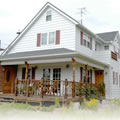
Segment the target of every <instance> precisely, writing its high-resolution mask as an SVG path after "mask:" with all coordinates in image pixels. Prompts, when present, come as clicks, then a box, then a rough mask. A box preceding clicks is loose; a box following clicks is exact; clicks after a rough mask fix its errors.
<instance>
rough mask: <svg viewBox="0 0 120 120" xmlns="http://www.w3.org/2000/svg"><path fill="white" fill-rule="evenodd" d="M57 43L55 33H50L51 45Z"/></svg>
mask: <svg viewBox="0 0 120 120" xmlns="http://www.w3.org/2000/svg"><path fill="white" fill-rule="evenodd" d="M54 43H55V32H49V44H54Z"/></svg>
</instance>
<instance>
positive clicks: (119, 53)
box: [118, 49, 120, 59]
mask: <svg viewBox="0 0 120 120" xmlns="http://www.w3.org/2000/svg"><path fill="white" fill-rule="evenodd" d="M118 58H119V59H120V49H118Z"/></svg>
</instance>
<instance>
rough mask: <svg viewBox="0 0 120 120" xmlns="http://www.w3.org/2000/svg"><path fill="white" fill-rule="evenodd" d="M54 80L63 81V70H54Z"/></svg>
mask: <svg viewBox="0 0 120 120" xmlns="http://www.w3.org/2000/svg"><path fill="white" fill-rule="evenodd" d="M53 80H61V68H54V69H53Z"/></svg>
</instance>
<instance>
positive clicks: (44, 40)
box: [41, 33, 47, 45]
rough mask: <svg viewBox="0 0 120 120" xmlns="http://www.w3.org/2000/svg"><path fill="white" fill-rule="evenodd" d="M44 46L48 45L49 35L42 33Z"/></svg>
mask: <svg viewBox="0 0 120 120" xmlns="http://www.w3.org/2000/svg"><path fill="white" fill-rule="evenodd" d="M41 40H42V45H47V33H42V39H41Z"/></svg>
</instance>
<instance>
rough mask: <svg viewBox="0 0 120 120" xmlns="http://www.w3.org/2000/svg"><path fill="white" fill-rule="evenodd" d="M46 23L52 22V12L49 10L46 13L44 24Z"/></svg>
mask: <svg viewBox="0 0 120 120" xmlns="http://www.w3.org/2000/svg"><path fill="white" fill-rule="evenodd" d="M49 12H50V13H49ZM49 18H50V19H49ZM48 21H52V11H51V10H49V11H47V12H46V22H48Z"/></svg>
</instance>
